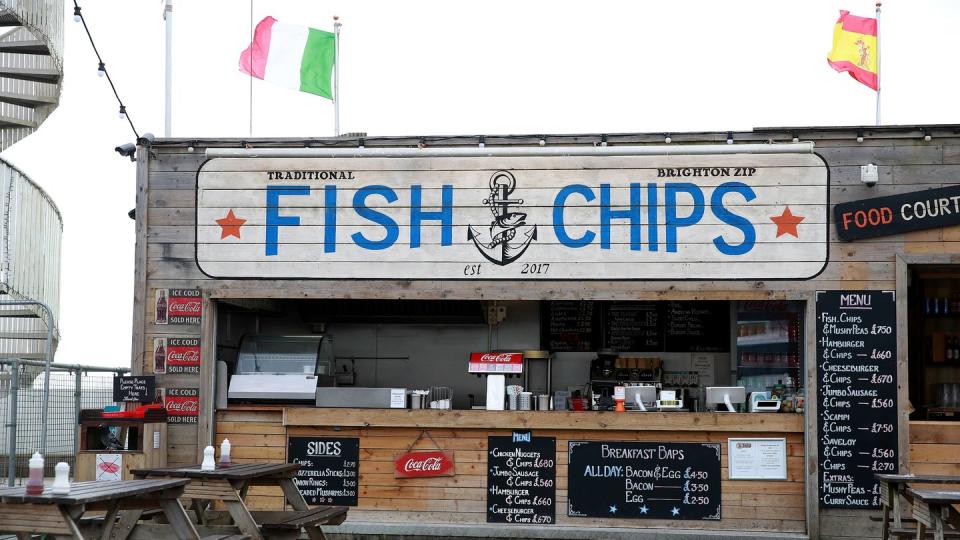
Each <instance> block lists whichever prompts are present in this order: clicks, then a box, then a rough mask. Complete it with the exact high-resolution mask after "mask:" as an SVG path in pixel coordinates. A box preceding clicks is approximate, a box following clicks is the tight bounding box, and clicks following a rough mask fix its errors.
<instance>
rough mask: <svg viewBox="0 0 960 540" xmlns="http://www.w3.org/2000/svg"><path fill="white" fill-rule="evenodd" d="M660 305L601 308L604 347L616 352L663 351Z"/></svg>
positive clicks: (618, 304) (620, 304)
mask: <svg viewBox="0 0 960 540" xmlns="http://www.w3.org/2000/svg"><path fill="white" fill-rule="evenodd" d="M663 313H664V304H663V302H610V303H608V304H606V305H605V306H604V310H603V329H604V340H603V343H604V347H605V348H607V349H613V350H614V351H617V352H656V351H663V350H664V348H663V334H664V319H663Z"/></svg>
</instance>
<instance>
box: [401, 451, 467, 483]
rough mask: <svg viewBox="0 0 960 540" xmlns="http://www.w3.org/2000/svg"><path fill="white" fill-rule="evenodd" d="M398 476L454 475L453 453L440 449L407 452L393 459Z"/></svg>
mask: <svg viewBox="0 0 960 540" xmlns="http://www.w3.org/2000/svg"><path fill="white" fill-rule="evenodd" d="M393 464H394V476H395V477H396V478H423V477H429V476H453V475H454V470H453V469H454V463H453V454H452V453H450V452H442V451H440V450H428V451H415V452H406V453H403V454H400V455H399V456H397V458H396V459H395V460H394V461H393Z"/></svg>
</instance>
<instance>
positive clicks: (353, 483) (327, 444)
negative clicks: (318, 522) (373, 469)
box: [287, 437, 360, 506]
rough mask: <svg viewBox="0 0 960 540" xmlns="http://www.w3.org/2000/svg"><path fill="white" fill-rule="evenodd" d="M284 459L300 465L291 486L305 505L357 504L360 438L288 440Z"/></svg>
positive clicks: (294, 438)
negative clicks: (294, 487)
mask: <svg viewBox="0 0 960 540" xmlns="http://www.w3.org/2000/svg"><path fill="white" fill-rule="evenodd" d="M287 459H288V460H289V462H290V463H297V464H299V465H300V469H299V470H298V471H297V475H296V476H295V477H294V478H293V483H294V484H296V485H297V489H298V490H300V494H301V495H303V498H304V499H305V500H306V501H307V504H327V505H335V506H356V505H357V491H358V490H357V481H358V479H359V478H360V439H358V438H355V437H290V438H288V439H287Z"/></svg>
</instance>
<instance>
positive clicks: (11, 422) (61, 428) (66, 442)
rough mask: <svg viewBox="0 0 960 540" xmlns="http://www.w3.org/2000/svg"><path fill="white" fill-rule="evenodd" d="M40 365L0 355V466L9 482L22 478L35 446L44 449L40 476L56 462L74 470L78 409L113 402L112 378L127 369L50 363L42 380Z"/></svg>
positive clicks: (43, 365)
mask: <svg viewBox="0 0 960 540" xmlns="http://www.w3.org/2000/svg"><path fill="white" fill-rule="evenodd" d="M46 365H47V364H46V362H42V361H37V360H20V359H10V360H0V426H2V427H0V430H2V431H0V443H2V444H3V446H2V448H5V449H7V452H6V456H4V455H3V454H0V470H6V471H7V484H8V485H10V486H13V485H15V484H16V483H17V482H18V480H19V479H23V478H25V477H26V475H27V472H28V461H29V460H30V456H31V455H32V454H33V452H34V451H36V450H37V449H39V448H41V447H45V448H46V453H45V454H44V458H45V465H46V471H45V475H46V476H53V467H54V466H55V465H56V463H57V462H60V461H65V462H67V463H69V464H70V469H71V470H76V456H77V451H78V449H79V445H80V441H79V440H78V437H77V433H78V431H77V422H78V419H79V416H80V410H81V409H102V408H103V407H104V406H106V405H110V404H112V403H114V401H113V378H114V377H115V376H118V375H121V374H124V373H127V372H129V371H130V370H129V369H128V368H105V367H95V366H81V365H72V364H50V372H49V383H47V382H46V374H45V372H46ZM45 395H47V396H48V398H47V406H46V407H44V399H45V398H44V396H45ZM45 408H46V409H47V413H46V422H44V421H43V417H44V413H43V411H44V409H45ZM44 433H45V434H46V441H45V443H46V444H43V437H44Z"/></svg>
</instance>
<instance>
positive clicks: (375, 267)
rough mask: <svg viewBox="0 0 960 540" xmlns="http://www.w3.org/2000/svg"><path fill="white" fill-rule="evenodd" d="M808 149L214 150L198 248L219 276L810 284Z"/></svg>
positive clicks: (817, 203) (818, 227) (818, 172)
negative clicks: (619, 152)
mask: <svg viewBox="0 0 960 540" xmlns="http://www.w3.org/2000/svg"><path fill="white" fill-rule="evenodd" d="M828 183H829V181H828V172H827V167H826V165H825V164H824V162H823V161H822V160H821V159H820V157H819V156H816V155H814V154H722V155H698V156H542V157H529V156H527V157H521V156H508V157H503V156H477V157H422V158H418V157H396V158H375V157H366V158H364V157H361V158H255V157H238V158H233V157H221V158H213V159H211V160H209V161H207V162H206V163H204V165H203V166H202V167H201V168H200V171H199V172H198V174H197V216H196V220H197V221H196V223H197V229H196V258H197V264H198V265H199V267H200V269H201V270H202V271H203V272H204V273H205V274H207V275H209V276H211V277H215V278H261V279H272V278H299V279H311V278H316V279H358V278H370V279H470V280H483V279H488V280H489V279H512V280H526V279H530V280H538V279H569V280H650V279H670V280H677V279H694V280H713V279H809V278H811V277H814V276H816V275H817V274H818V273H819V272H820V271H821V270H822V269H823V268H824V266H825V265H826V261H827V249H828V245H827V242H828V240H827V205H828V195H827V194H828Z"/></svg>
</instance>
